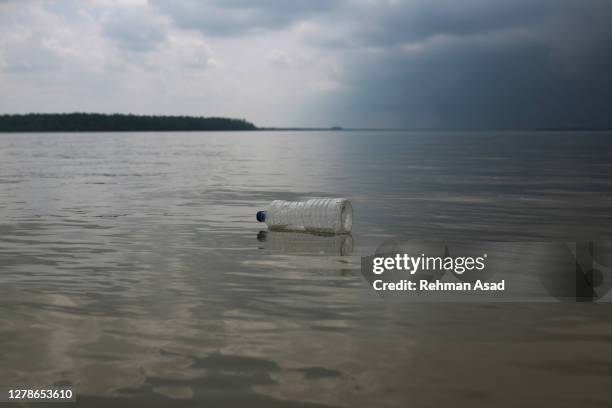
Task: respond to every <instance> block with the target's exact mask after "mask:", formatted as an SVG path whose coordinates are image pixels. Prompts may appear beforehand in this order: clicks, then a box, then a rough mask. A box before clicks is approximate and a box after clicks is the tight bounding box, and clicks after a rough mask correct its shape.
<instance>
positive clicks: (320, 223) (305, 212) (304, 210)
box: [257, 198, 353, 234]
mask: <svg viewBox="0 0 612 408" xmlns="http://www.w3.org/2000/svg"><path fill="white" fill-rule="evenodd" d="M257 221H259V222H265V223H266V225H267V226H268V228H269V229H271V230H285V231H307V232H315V233H323V234H348V233H349V232H351V229H352V228H353V206H352V205H351V202H350V201H349V200H347V199H344V198H313V199H311V200H307V201H284V200H275V201H272V202H271V203H270V205H269V206H268V208H267V209H266V210H265V211H258V212H257Z"/></svg>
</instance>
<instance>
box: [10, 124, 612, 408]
mask: <svg viewBox="0 0 612 408" xmlns="http://www.w3.org/2000/svg"><path fill="white" fill-rule="evenodd" d="M611 136H612V135H610V134H606V133H593V134H586V133H569V132H566V133H558V134H555V133H535V134H534V133H520V134H514V133H464V134H462V133H399V132H398V133H369V132H354V133H351V132H332V133H325V132H321V133H317V132H312V133H283V132H278V133H265V132H257V133H176V134H173V133H142V134H21V135H12V134H2V135H0V305H1V307H2V313H1V314H0V367H2V369H1V370H0V385H18V384H19V385H23V384H29V385H39V386H43V385H48V384H59V385H61V384H70V385H72V386H73V387H74V388H75V390H76V392H77V398H78V401H79V402H77V405H87V406H89V405H92V406H107V405H108V404H110V403H112V404H115V405H125V406H128V405H129V406H133V405H134V403H135V402H139V403H143V404H146V405H147V406H168V405H177V406H182V405H189V406H202V405H204V406H206V405H208V406H221V405H223V406H229V407H231V406H265V407H269V406H279V407H283V406H284V407H293V406H317V404H318V405H323V406H389V407H392V406H405V405H406V403H412V404H414V405H415V406H470V407H472V406H475V405H476V406H478V405H482V406H491V405H496V406H497V405H502V406H503V405H508V406H516V405H525V403H526V402H527V401H529V402H531V403H534V401H535V402H537V403H539V404H540V405H556V406H588V405H593V406H605V405H606V404H610V403H611V402H612V401H611V399H610V395H609V392H607V390H608V389H609V388H610V386H611V385H612V384H611V382H612V380H611V378H610V376H609V373H610V370H611V369H612V354H611V351H610V350H611V348H610V341H611V338H612V323H611V322H610V319H609V316H610V307H609V306H608V305H606V304H599V305H564V304H558V305H557V304H549V305H531V304H510V305H505V304H494V305H492V304H460V305H458V304H428V305H419V304H405V305H404V304H401V305H400V304H390V303H388V302H386V301H385V299H382V298H381V297H379V296H377V295H376V294H375V293H373V291H372V290H370V288H369V287H368V286H367V284H366V283H365V282H364V280H363V278H362V276H361V274H360V272H359V266H360V265H359V260H360V256H362V255H366V254H372V253H373V252H374V250H375V249H376V248H377V247H378V246H379V245H381V244H382V243H383V242H385V241H386V240H388V239H394V238H398V239H417V240H420V239H439V240H449V239H450V240H452V239H455V240H490V239H494V240H498V241H500V240H501V241H529V240H541V241H546V240H554V239H566V240H572V241H575V240H578V239H581V238H582V237H588V238H590V239H598V238H605V237H609V236H610V232H611V231H610V225H611V224H610V221H611V220H612V212H611V210H610V209H611V208H612V194H611V193H612V179H611V178H610V174H611V173H612V138H611ZM314 196H316V197H320V196H346V197H348V198H350V199H351V201H352V202H353V204H354V207H355V220H354V221H355V224H354V228H353V236H352V237H351V236H345V237H320V236H310V235H306V234H301V235H297V234H295V235H294V234H290V235H287V234H288V233H285V234H283V233H279V234H280V235H278V234H277V233H274V234H273V233H272V232H267V233H266V234H259V235H258V231H259V226H260V224H258V223H257V222H256V221H255V218H254V215H255V211H256V210H257V209H258V208H261V207H262V206H264V205H265V204H266V203H268V202H270V201H271V200H273V199H286V200H299V199H305V198H308V197H314ZM264 236H265V237H264ZM257 237H259V239H257ZM516 390H519V391H520V392H515V391H516ZM111 398H112V400H111ZM309 404H310V405H309Z"/></svg>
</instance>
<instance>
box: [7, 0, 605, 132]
mask: <svg viewBox="0 0 612 408" xmlns="http://www.w3.org/2000/svg"><path fill="white" fill-rule="evenodd" d="M611 22H612V1H610V0H499V1H494V0H461V1H459V0H404V1H402V0H259V1H258V0H148V1H147V0H89V1H87V0H74V1H71V0H59V1H51V0H49V1H43V0H38V1H37V0H32V1H28V0H0V112H4V113H22V112H31V111H37V112H72V111H96V112H122V113H127V112H132V113H142V114H189V115H204V116H213V115H214V116H231V117H239V118H246V119H248V120H251V121H253V122H255V123H256V124H257V125H261V126H330V125H343V126H347V127H348V126H360V127H379V126H384V127H413V128H422V127H433V128H449V127H452V128H457V127H459V128H517V127H518V128H521V127H563V126H589V127H591V126H593V127H601V126H612V23H611Z"/></svg>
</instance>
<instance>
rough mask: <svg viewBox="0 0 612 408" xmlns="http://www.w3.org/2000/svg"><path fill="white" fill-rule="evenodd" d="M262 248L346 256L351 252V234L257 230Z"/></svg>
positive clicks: (283, 251)
mask: <svg viewBox="0 0 612 408" xmlns="http://www.w3.org/2000/svg"><path fill="white" fill-rule="evenodd" d="M257 240H258V241H260V242H262V243H263V245H262V249H265V250H268V251H270V252H280V253H288V254H294V255H335V256H347V255H350V254H351V252H353V236H352V235H351V234H340V235H318V234H311V233H306V232H288V231H287V232H283V231H259V233H258V234H257Z"/></svg>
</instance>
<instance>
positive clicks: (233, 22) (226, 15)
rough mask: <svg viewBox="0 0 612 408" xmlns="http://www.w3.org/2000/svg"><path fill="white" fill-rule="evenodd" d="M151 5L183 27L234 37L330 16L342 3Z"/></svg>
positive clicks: (225, 0)
mask: <svg viewBox="0 0 612 408" xmlns="http://www.w3.org/2000/svg"><path fill="white" fill-rule="evenodd" d="M151 3H152V4H154V5H155V6H157V7H158V9H159V10H161V11H162V12H164V13H166V14H167V15H169V16H171V17H172V18H173V20H174V22H175V23H176V24H177V25H178V26H180V27H183V28H191V29H197V30H200V31H202V32H203V33H205V34H207V35H214V36H233V35H242V34H247V33H251V32H254V31H261V30H278V29H282V28H285V27H287V26H289V25H291V24H292V23H295V22H298V21H302V20H304V19H307V18H311V17H313V16H317V15H321V14H323V13H329V12H331V11H333V10H334V9H336V8H337V6H338V5H339V4H340V3H341V0H292V1H285V0H260V1H249V0H212V1H210V0H209V1H201V0H174V1H168V0H151Z"/></svg>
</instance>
